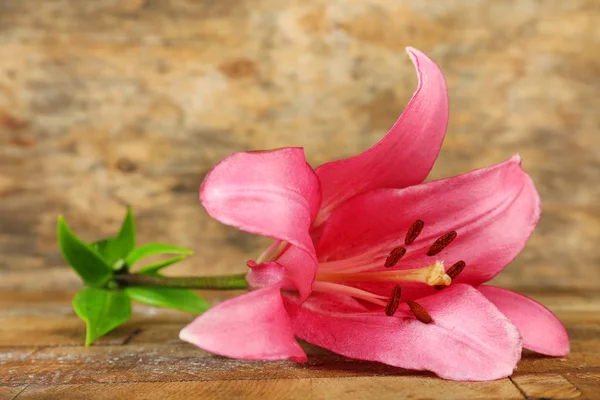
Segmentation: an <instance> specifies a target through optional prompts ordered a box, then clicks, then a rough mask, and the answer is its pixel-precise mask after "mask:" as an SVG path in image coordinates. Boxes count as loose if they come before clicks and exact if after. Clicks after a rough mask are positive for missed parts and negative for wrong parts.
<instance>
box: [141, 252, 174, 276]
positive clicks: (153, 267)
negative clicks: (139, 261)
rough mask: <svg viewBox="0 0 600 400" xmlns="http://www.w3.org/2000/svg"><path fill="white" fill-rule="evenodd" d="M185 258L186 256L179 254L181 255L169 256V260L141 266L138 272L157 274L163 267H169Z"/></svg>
mask: <svg viewBox="0 0 600 400" xmlns="http://www.w3.org/2000/svg"><path fill="white" fill-rule="evenodd" d="M184 258H185V256H179V257H173V258H169V259H168V260H164V261H159V262H155V263H152V264H148V265H145V266H143V267H142V268H140V270H139V271H138V273H139V274H144V275H156V274H157V273H158V271H160V270H161V269H162V268H165V267H168V266H169V265H173V264H175V263H176V262H179V261H181V260H183V259H184Z"/></svg>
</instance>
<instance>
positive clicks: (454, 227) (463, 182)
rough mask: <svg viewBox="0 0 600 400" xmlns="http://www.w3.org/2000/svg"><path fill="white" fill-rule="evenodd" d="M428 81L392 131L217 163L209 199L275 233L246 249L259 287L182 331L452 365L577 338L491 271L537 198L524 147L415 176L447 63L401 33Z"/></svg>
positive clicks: (527, 229) (238, 346) (438, 108)
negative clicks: (323, 152) (361, 144)
mask: <svg viewBox="0 0 600 400" xmlns="http://www.w3.org/2000/svg"><path fill="white" fill-rule="evenodd" d="M407 51H408V54H409V56H410V58H411V59H412V61H413V63H414V64H415V67H416V70H417V75H418V79H419V84H418V87H417V90H416V92H415V93H414V95H413V97H412V99H411V100H410V103H409V104H408V106H407V107H406V109H405V110H404V112H403V113H402V115H401V116H400V118H399V119H398V121H396V123H395V124H394V126H393V127H392V128H391V130H390V131H389V132H388V133H387V135H386V136H385V137H384V138H383V139H382V140H381V141H380V142H379V143H377V144H376V145H374V146H373V147H372V148H370V149H368V150H367V151H365V152H364V153H362V154H359V155H357V156H354V157H351V158H348V159H345V160H340V161H334V162H330V163H326V164H324V165H322V166H320V167H318V168H316V169H314V170H313V168H311V167H310V166H309V165H308V164H307V163H306V161H305V157H304V151H303V149H301V148H283V149H278V150H273V151H263V152H247V153H236V154H233V155H231V156H229V157H227V158H225V159H224V160H223V161H221V162H220V163H219V164H217V165H216V166H215V167H214V168H213V170H212V171H211V172H210V173H209V174H208V176H207V177H206V179H205V180H204V182H203V184H202V187H201V189H200V200H201V202H202V204H203V205H204V207H205V208H206V210H207V211H208V213H209V215H210V216H212V217H213V218H215V219H217V220H219V221H220V222H222V223H224V224H227V225H231V226H235V227H237V228H239V229H242V230H244V231H246V232H251V233H254V234H258V235H263V236H268V237H271V238H274V239H276V241H275V243H274V244H273V245H272V246H271V247H270V248H268V249H267V250H266V251H265V252H264V253H263V254H262V255H261V256H260V257H259V258H258V259H257V260H255V261H249V262H248V266H249V267H250V271H249V273H248V277H247V280H248V282H249V285H250V286H251V288H252V289H253V290H252V291H250V292H249V293H247V294H244V295H241V296H238V297H236V298H233V299H230V300H227V301H225V302H223V303H221V304H219V305H217V306H216V307H214V308H213V309H211V310H209V311H208V312H206V313H205V314H203V315H201V316H199V317H198V318H197V319H196V320H194V321H193V322H192V323H191V324H189V325H188V326H187V327H185V328H184V329H183V330H182V331H181V334H180V338H181V339H182V340H185V341H188V342H190V343H193V344H195V345H197V346H198V347H201V348H203V349H205V350H207V351H210V352H213V353H216V354H220V355H223V356H227V357H233V358H240V359H247V360H279V359H290V360H294V361H297V362H303V361H306V359H307V357H306V354H305V353H304V351H303V350H302V348H301V347H300V345H299V344H298V342H297V341H296V339H295V338H296V337H298V338H301V339H303V340H305V341H307V342H310V343H313V344H315V345H318V346H321V347H323V348H326V349H329V350H331V351H334V352H336V353H338V354H341V355H344V356H347V357H351V358H356V359H362V360H371V361H378V362H382V363H385V364H389V365H393V366H397V367H402V368H408V369H415V370H429V371H433V372H434V373H435V374H437V375H438V376H440V377H442V378H446V379H453V380H470V381H479V380H491V379H499V378H503V377H506V376H508V375H510V374H511V373H512V371H513V370H514V368H515V367H516V364H517V362H518V360H519V359H520V357H521V349H522V347H525V348H527V349H531V350H534V351H536V352H539V353H542V354H547V355H551V356H564V355H566V354H567V353H568V352H569V339H568V336H567V333H566V331H565V328H564V326H563V325H562V324H561V323H560V321H559V320H558V319H557V318H556V317H555V316H554V315H553V314H552V313H551V312H550V311H549V310H548V309H547V308H545V307H544V306H542V305H541V304H539V303H537V302H536V301H534V300H532V299H529V298H527V297H524V296H521V295H519V294H517V293H514V292H511V291H509V290H506V289H501V288H498V287H494V286H487V285H483V283H485V282H487V281H489V280H490V279H492V278H493V277H495V276H496V275H497V274H498V273H499V272H500V271H502V269H503V268H504V267H505V266H506V265H507V264H508V263H510V262H511V261H512V260H513V259H514V258H515V257H516V256H517V255H518V254H519V252H520V251H521V250H522V249H523V247H524V246H525V243H526V242H527V239H528V238H529V236H530V235H531V233H532V231H533V229H534V227H535V225H536V223H537V221H538V219H539V216H540V199H539V196H538V193H537V191H536V189H535V186H534V184H533V182H532V181H531V179H530V177H529V176H528V175H527V174H526V173H525V172H524V171H523V169H522V168H521V159H520V157H519V156H513V157H512V158H510V159H508V160H507V161H505V162H503V163H500V164H497V165H494V166H491V167H488V168H483V169H479V170H475V171H472V172H469V173H466V174H463V175H460V176H456V177H453V178H448V179H442V180H437V181H432V182H428V183H422V182H423V180H424V179H425V178H426V177H427V175H428V173H429V171H430V170H431V168H432V166H433V163H434V162H435V159H436V158H437V155H438V153H439V150H440V147H441V145H442V141H443V139H444V135H445V131H446V127H447V122H448V96H447V89H446V83H445V80H444V77H443V75H442V72H441V71H440V70H439V68H438V67H437V66H436V65H435V63H434V62H433V61H432V60H430V59H429V58H428V57H427V56H425V55H424V54H423V53H421V52H419V51H418V50H416V49H413V48H408V49H407Z"/></svg>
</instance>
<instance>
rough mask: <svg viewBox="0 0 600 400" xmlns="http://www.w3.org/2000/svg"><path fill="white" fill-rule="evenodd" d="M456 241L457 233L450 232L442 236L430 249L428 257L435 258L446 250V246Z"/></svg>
mask: <svg viewBox="0 0 600 400" xmlns="http://www.w3.org/2000/svg"><path fill="white" fill-rule="evenodd" d="M454 239H456V231H450V232H448V233H446V234H444V235H442V236H440V237H439V238H438V239H437V240H436V241H435V242H433V244H432V245H431V247H430V248H429V251H428V252H427V255H428V256H429V257H431V256H435V255H436V254H438V253H439V252H440V251H442V250H444V248H445V247H446V246H448V245H449V244H450V243H451V242H452V241H453V240H454Z"/></svg>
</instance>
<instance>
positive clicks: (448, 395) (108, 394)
mask: <svg viewBox="0 0 600 400" xmlns="http://www.w3.org/2000/svg"><path fill="white" fill-rule="evenodd" d="M454 396H456V397H454ZM19 398H23V399H42V398H65V399H72V398H73V399H74V398H81V399H120V398H128V399H164V398H169V399H188V398H194V399H215V400H219V399H234V398H242V399H260V400H263V399H264V400H270V399H290V400H295V399H301V400H305V399H314V400H328V399H371V398H377V399H381V400H386V399H399V398H414V399H425V398H426V399H452V398H469V399H509V400H510V399H522V398H523V396H522V395H521V394H520V393H519V391H518V390H517V389H516V387H515V386H514V385H512V384H511V383H510V381H509V380H508V379H503V380H499V381H494V382H476V383H468V382H451V381H444V380H440V379H435V378H426V377H419V378H414V377H401V376H399V377H374V378H371V377H363V378H312V379H295V380H283V379H278V380H232V381H221V382H160V383H159V382H145V383H118V384H113V385H103V384H81V385H61V386H51V387H40V386H30V387H28V388H27V389H26V390H25V391H24V392H23V394H22V395H21V396H20V397H19Z"/></svg>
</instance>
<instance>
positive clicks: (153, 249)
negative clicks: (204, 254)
mask: <svg viewBox="0 0 600 400" xmlns="http://www.w3.org/2000/svg"><path fill="white" fill-rule="evenodd" d="M193 253H194V252H193V251H192V250H189V249H185V248H183V247H177V246H173V245H170V244H164V243H150V244H145V245H143V246H140V247H138V248H136V249H134V250H133V251H132V252H131V253H129V255H128V256H127V257H126V258H125V261H126V262H127V264H128V265H129V266H132V265H133V264H135V263H136V262H138V261H139V260H141V259H142V258H144V257H150V256H155V255H158V254H182V255H190V254H193Z"/></svg>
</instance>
